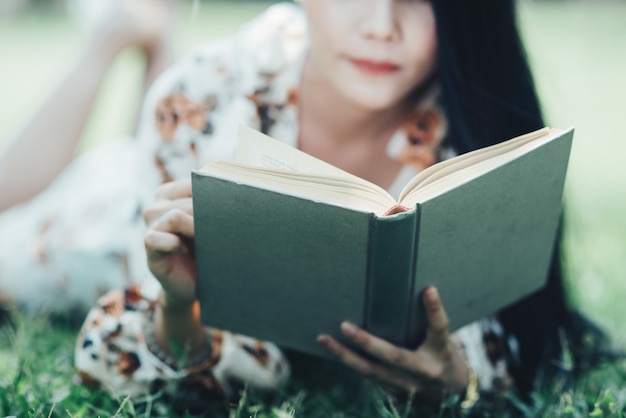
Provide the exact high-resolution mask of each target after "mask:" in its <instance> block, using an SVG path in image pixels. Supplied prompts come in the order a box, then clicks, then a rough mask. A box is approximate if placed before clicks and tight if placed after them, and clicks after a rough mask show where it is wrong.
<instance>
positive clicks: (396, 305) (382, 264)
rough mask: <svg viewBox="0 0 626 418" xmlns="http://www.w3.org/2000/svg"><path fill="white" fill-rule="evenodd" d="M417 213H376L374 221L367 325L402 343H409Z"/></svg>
mask: <svg viewBox="0 0 626 418" xmlns="http://www.w3.org/2000/svg"><path fill="white" fill-rule="evenodd" d="M417 215H418V214H417V212H416V211H415V210H410V211H408V212H403V213H398V214H396V215H392V216H384V217H377V216H375V215H372V218H371V223H370V241H369V258H368V288H367V299H366V306H367V309H366V312H365V327H366V329H367V330H368V331H369V332H370V333H372V334H373V335H376V336H377V337H380V338H383V339H385V340H387V341H389V342H390V343H392V344H396V345H401V346H407V344H408V343H409V341H408V326H409V320H410V317H411V316H412V315H411V312H410V310H411V309H412V308H413V303H412V300H411V299H412V294H413V282H414V259H415V242H416V239H415V235H416V233H417V231H416V226H417Z"/></svg>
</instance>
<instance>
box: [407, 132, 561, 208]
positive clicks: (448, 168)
mask: <svg viewBox="0 0 626 418" xmlns="http://www.w3.org/2000/svg"><path fill="white" fill-rule="evenodd" d="M552 131H553V130H551V129H550V128H543V129H539V130H537V131H534V132H530V133H527V134H525V135H521V136H518V137H516V138H513V139H510V140H508V141H504V142H500V143H498V144H495V145H492V146H490V147H486V148H481V149H477V150H475V151H471V152H468V153H465V154H461V155H458V156H456V157H454V158H451V159H449V160H446V161H442V162H440V163H437V164H435V165H433V166H430V167H428V168H426V169H425V170H424V171H422V172H421V173H419V174H418V175H416V176H415V177H413V179H412V180H410V181H409V182H408V183H407V184H406V186H404V188H403V189H402V192H400V197H399V198H398V200H399V201H400V202H401V201H402V200H404V198H405V197H406V196H407V195H408V194H409V193H412V192H413V190H415V189H417V188H422V187H425V186H427V185H428V184H430V183H433V182H435V181H437V180H439V179H441V178H443V177H445V176H448V175H450V174H452V173H454V172H458V171H459V170H462V169H464V168H466V167H469V166H471V165H474V164H477V163H479V162H481V161H484V160H486V159H490V158H493V157H494V156H497V155H500V154H503V153H506V152H509V151H511V150H512V149H515V148H518V147H520V146H521V145H523V144H526V143H528V142H532V141H535V140H537V139H538V138H541V137H544V136H545V135H548V134H550V133H551V132H552Z"/></svg>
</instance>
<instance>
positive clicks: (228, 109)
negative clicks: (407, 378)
mask: <svg viewBox="0 0 626 418" xmlns="http://www.w3.org/2000/svg"><path fill="white" fill-rule="evenodd" d="M306 52H307V30H306V20H305V18H304V15H303V13H302V11H301V10H300V9H299V8H298V7H297V6H294V5H290V4H281V5H277V6H273V7H272V8H270V9H269V10H268V11H266V12H265V13H264V14H262V15H261V16H259V17H258V18H256V19H254V20H253V21H251V22H250V23H248V24H247V25H245V26H244V27H243V28H242V29H241V30H240V31H239V32H238V34H237V35H236V36H234V37H232V38H228V39H224V40H221V41H213V42H210V43H208V44H206V45H203V46H200V47H199V48H197V49H196V50H195V51H194V52H193V53H191V54H190V55H189V56H187V57H186V58H185V59H183V60H181V61H180V62H179V63H178V64H177V65H175V66H174V67H172V68H171V69H169V70H168V71H166V72H165V73H164V74H162V75H161V77H160V78H159V79H158V80H157V81H156V83H155V84H154V85H153V87H152V88H151V90H150V92H149V93H148V96H147V97H146V100H145V103H144V106H143V111H142V115H141V124H140V129H139V131H138V134H137V137H136V138H126V139H121V140H118V141H117V142H113V143H111V144H109V145H107V146H106V147H104V148H100V149H96V150H93V151H91V152H89V153H87V154H84V155H82V156H81V157H79V158H78V159H77V160H76V161H75V162H74V163H73V164H72V165H70V167H68V169H66V170H65V172H64V173H63V174H62V175H61V176H60V177H59V178H58V179H57V180H55V182H54V183H53V184H52V185H51V187H49V188H48V189H47V190H46V191H45V192H44V193H42V194H41V195H39V196H37V197H36V198H35V199H33V200H32V201H31V202H28V203H26V204H24V205H22V206H19V207H17V208H13V209H11V210H8V211H6V212H4V213H2V214H0V236H1V237H2V239H1V241H0V296H1V297H2V298H6V299H10V300H13V301H14V302H16V303H18V304H21V305H25V306H27V307H29V308H32V309H52V310H56V309H60V308H67V307H78V308H81V309H85V310H86V309H87V308H88V307H92V306H94V305H95V307H93V308H91V310H90V311H89V314H88V315H87V319H86V320H85V322H84V325H83V327H82V329H81V331H80V335H79V337H78V340H77V343H76V367H77V369H78V373H79V375H80V376H81V377H82V380H83V381H84V382H85V383H86V384H88V385H90V386H98V385H99V386H104V387H106V388H107V389H109V390H111V391H113V392H115V393H119V394H140V393H145V392H147V391H153V390H156V389H162V388H165V389H169V390H172V391H173V390H175V388H179V389H180V387H181V385H182V386H183V387H185V388H186V389H185V390H194V391H197V392H198V393H201V394H205V395H208V394H213V395H219V396H223V395H229V394H232V393H233V392H234V391H235V390H236V388H237V387H238V385H240V384H241V383H242V382H246V383H247V384H249V385H251V386H254V387H257V388H261V389H272V388H276V387H277V386H278V385H280V384H281V383H283V382H284V381H285V380H286V379H287V378H288V376H289V365H288V363H287V361H286V360H285V357H284V356H283V354H282V353H281V351H280V349H279V348H278V347H277V346H275V345H274V344H272V343H269V342H261V341H258V340H255V339H252V338H249V337H245V336H240V335H236V334H233V333H230V332H227V331H220V330H215V329H210V328H207V335H208V338H209V340H210V342H211V343H210V345H211V351H210V354H207V358H206V359H205V360H203V361H201V362H200V363H199V364H197V365H193V366H190V367H187V368H185V367H182V368H179V367H176V365H172V364H168V363H167V362H165V361H164V360H163V359H162V358H160V357H159V356H158V355H156V354H155V353H154V352H153V350H151V349H150V344H149V343H148V341H147V340H148V337H149V335H148V334H149V332H148V331H147V329H148V324H149V323H150V321H149V319H150V317H151V315H152V314H153V311H154V306H155V302H154V301H155V299H156V296H157V294H158V290H159V287H158V283H157V282H156V280H155V279H154V278H153V277H152V276H151V274H150V272H149V271H148V269H147V266H146V262H145V250H144V248H143V233H144V231H145V225H144V223H143V219H142V217H141V213H142V211H143V209H144V208H146V207H147V205H149V204H150V202H151V201H152V199H153V193H154V190H155V189H156V187H157V186H158V185H159V184H160V183H164V182H168V181H172V180H176V179H183V178H186V177H188V176H189V175H190V174H189V173H190V169H192V168H199V167H200V166H202V165H203V164H205V163H207V162H210V161H215V160H223V159H232V158H234V152H235V141H233V138H235V137H236V130H237V127H238V126H239V125H240V124H243V125H247V126H251V127H253V128H256V129H258V130H261V131H262V132H264V133H267V134H269V135H271V136H272V137H274V138H277V139H279V140H281V141H283V142H285V143H287V144H289V145H291V146H297V138H298V114H297V109H298V108H297V104H298V94H297V92H298V89H297V86H298V82H299V80H300V74H301V69H302V64H303V60H304V58H305V55H306ZM435 93H436V92H433V94H431V95H429V96H427V97H425V98H424V100H423V101H422V102H421V103H419V104H418V105H417V106H416V108H415V110H414V112H413V113H412V115H411V116H410V117H409V118H408V120H407V121H406V123H405V124H403V125H402V127H401V128H400V129H399V130H398V131H397V132H396V134H395V135H394V136H393V137H392V138H391V139H390V140H389V142H388V145H387V154H388V156H389V157H390V158H393V159H396V160H397V161H400V162H402V163H403V167H404V168H403V170H402V171H401V173H400V174H399V175H398V177H397V179H396V181H395V182H394V184H393V185H392V186H391V187H390V190H389V191H390V193H391V194H392V195H396V196H397V195H398V194H399V192H400V190H401V188H402V186H403V185H404V184H405V183H406V182H407V181H408V179H410V178H411V177H413V176H414V175H415V174H416V173H417V172H419V171H420V170H422V169H424V168H426V167H428V166H430V165H432V164H434V163H436V162H437V161H440V160H442V159H445V158H449V157H450V156H453V155H454V150H453V149H452V148H451V147H450V146H449V145H448V144H447V142H446V132H447V121H446V118H445V115H444V114H443V113H442V111H441V109H440V108H439V106H438V104H437V95H436V94H435ZM77 191H80V192H77ZM33 289H37V291H36V292H33ZM114 289H126V290H114ZM2 298H0V300H2ZM455 338H457V339H459V340H460V342H461V343H462V346H463V347H464V350H465V353H466V356H467V358H468V361H469V363H470V364H471V366H472V367H473V369H474V370H475V371H476V373H477V375H478V380H479V385H480V388H481V390H485V391H489V390H493V389H501V388H502V385H508V384H510V377H509V375H508V372H507V365H508V364H510V362H511V361H514V360H515V353H516V352H517V349H516V348H517V347H516V343H515V339H514V338H512V337H510V336H507V335H505V333H504V332H503V330H502V327H501V326H500V324H499V323H498V322H497V320H495V319H493V318H491V319H485V320H483V321H479V322H476V323H473V324H471V325H469V326H467V327H465V328H463V329H461V330H459V331H458V332H456V333H455Z"/></svg>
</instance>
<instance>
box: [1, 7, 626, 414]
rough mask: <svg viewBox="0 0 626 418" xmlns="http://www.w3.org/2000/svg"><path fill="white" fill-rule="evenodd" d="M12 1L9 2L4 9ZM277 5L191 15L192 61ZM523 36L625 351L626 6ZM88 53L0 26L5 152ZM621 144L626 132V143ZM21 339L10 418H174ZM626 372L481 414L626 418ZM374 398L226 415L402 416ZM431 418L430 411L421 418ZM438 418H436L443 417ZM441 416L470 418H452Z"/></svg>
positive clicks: (131, 92)
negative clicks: (100, 385) (565, 135)
mask: <svg viewBox="0 0 626 418" xmlns="http://www.w3.org/2000/svg"><path fill="white" fill-rule="evenodd" d="M0 1H1V0H0ZM267 4H269V2H266V3H264V2H255V3H248V2H244V1H240V2H233V1H230V2H225V1H222V2H217V1H210V2H203V3H202V7H200V9H199V10H198V11H197V13H195V12H193V10H192V8H191V6H190V5H189V4H188V3H186V6H185V8H184V9H183V10H182V11H181V13H180V15H179V18H178V28H177V33H178V34H179V35H178V36H179V37H178V40H177V42H178V45H180V48H179V50H180V51H181V53H183V52H185V51H188V50H189V49H190V47H191V46H192V45H193V44H195V43H197V42H199V41H201V40H205V39H208V38H212V37H218V36H224V35H227V34H229V33H232V31H233V28H235V27H237V26H238V25H239V24H241V23H242V22H244V21H246V20H247V19H248V18H249V17H251V16H254V15H255V14H256V13H258V11H260V10H262V9H263V8H264V7H265V6H266V5H267ZM519 5H520V23H521V28H522V32H523V35H524V38H525V40H526V43H527V47H528V50H529V56H530V59H531V63H532V66H533V69H534V72H535V74H536V79H537V84H538V89H539V91H540V93H541V98H542V101H543V103H544V106H545V109H546V115H547V119H548V123H549V124H550V125H552V126H559V127H566V126H569V125H575V126H576V128H577V133H576V139H575V146H574V150H573V154H572V159H571V163H570V171H569V175H568V180H567V186H566V188H567V190H566V204H567V208H568V212H567V214H568V218H567V230H566V232H567V233H566V257H567V268H568V272H569V275H568V277H569V282H568V290H569V293H570V299H571V300H572V301H573V303H574V304H575V305H576V306H577V307H578V308H579V309H581V310H582V311H583V312H585V313H586V314H587V315H589V316H591V317H592V318H594V319H595V320H596V321H597V322H598V323H600V324H601V325H602V326H604V327H605V328H606V329H608V330H609V331H610V332H611V335H612V336H613V338H614V340H615V341H616V344H617V345H618V346H620V347H624V346H626V337H625V335H626V324H625V323H624V322H623V320H622V319H623V316H624V308H623V301H624V300H626V280H624V273H625V272H626V221H624V215H623V214H624V213H626V194H624V193H623V192H622V190H625V189H626V169H624V168H623V166H624V163H623V161H622V159H623V158H624V156H625V155H626V138H625V136H626V134H620V130H621V127H620V124H621V121H622V119H623V118H624V116H623V115H624V112H625V111H626V104H625V102H624V97H626V82H624V75H625V74H626V54H625V53H624V45H626V25H624V23H623V22H624V19H623V17H624V16H626V2H619V3H618V2H608V1H607V2H574V1H570V2H559V1H520V2H519ZM83 47H85V44H84V37H83V36H82V33H81V31H80V29H79V28H78V27H77V26H76V25H75V24H74V23H73V22H71V21H69V20H68V19H67V18H66V17H65V16H63V15H61V14H59V13H56V14H55V13H50V12H49V11H48V12H46V13H33V14H30V15H28V16H25V17H23V18H20V19H16V20H8V21H1V22H0V56H1V57H2V59H1V61H0V62H1V65H0V109H1V110H2V117H0V151H1V149H2V148H3V147H4V146H5V145H6V144H7V143H8V141H9V140H10V138H11V137H12V136H13V135H14V134H15V133H16V132H17V131H18V129H19V128H20V127H21V126H22V125H23V124H24V123H26V121H27V120H28V118H29V117H30V115H32V113H33V112H34V110H35V109H36V107H37V106H38V105H39V104H40V102H41V100H42V99H43V97H44V96H45V95H46V94H47V93H49V92H50V91H51V89H52V88H54V86H55V84H56V83H57V82H58V81H59V80H60V79H61V77H62V76H63V74H64V73H65V72H66V71H67V70H68V69H69V67H70V65H71V64H72V60H73V58H75V57H76V55H77V53H78V51H79V50H80V49H81V48H83ZM140 80H141V62H140V57H139V55H138V54H137V53H134V52H128V53H126V54H124V55H123V56H122V57H121V58H120V60H119V61H118V62H117V63H116V64H115V67H114V68H113V70H112V72H111V74H110V75H109V77H108V78H107V80H106V83H105V85H104V86H103V93H102V94H101V96H100V98H99V100H98V103H97V106H96V109H95V113H94V117H93V118H92V120H91V121H90V124H89V127H88V129H87V132H86V135H85V138H84V139H83V142H82V144H81V150H82V149H86V148H90V147H93V146H95V145H97V144H99V143H101V142H104V141H106V140H107V139H109V138H112V137H116V136H119V135H124V134H126V133H128V132H130V130H131V127H132V124H133V117H134V114H135V113H134V110H135V108H136V106H137V104H138V102H139V93H140V89H139V88H138V86H139V85H140ZM622 132H624V131H623V130H622ZM16 318H17V319H16V328H15V329H14V328H10V327H7V326H5V327H2V328H0V417H2V416H11V415H15V416H20V417H21V416H36V417H40V416H41V417H47V416H55V417H61V416H63V417H79V416H80V417H91V416H150V415H151V414H152V415H153V416H171V415H172V414H173V411H172V410H171V404H170V403H166V402H163V401H162V400H161V399H159V398H158V396H155V397H148V398H144V399H139V400H130V399H115V398H112V397H110V396H109V395H107V394H105V393H103V392H98V391H90V390H87V389H86V388H84V387H82V386H78V385H74V384H73V380H74V370H73V367H72V357H73V340H74V336H75V334H76V328H75V327H72V326H70V325H67V324H64V323H63V322H60V323H59V322H50V320H49V319H47V318H45V317H31V316H24V315H23V314H18V315H17V317H16ZM625 387H626V364H625V363H618V364H615V365H613V366H611V367H609V366H606V367H602V368H600V369H599V370H597V371H595V372H594V373H591V374H589V375H587V376H585V378H584V379H581V380H580V381H579V382H578V383H577V384H576V385H575V386H574V387H571V388H561V387H560V386H559V383H558V382H557V383H556V384H555V386H554V387H552V388H550V389H549V390H545V391H538V392H536V393H535V394H534V404H533V405H532V406H530V407H528V406H523V405H522V404H520V403H519V402H516V401H515V398H509V399H505V400H504V406H502V404H500V403H496V404H495V405H493V406H491V407H489V408H487V409H478V411H477V412H476V414H477V415H483V416H566V417H586V416H593V417H600V416H602V417H606V416H615V417H623V416H626V389H624V388H625ZM402 406H403V405H399V410H398V411H395V412H394V410H393V408H392V407H391V406H390V405H389V403H388V400H387V399H386V398H385V397H384V396H383V395H382V394H381V393H380V392H377V391H376V390H374V389H371V388H370V389H367V390H366V391H365V392H364V393H363V394H362V396H361V397H359V398H358V399H353V398H351V397H350V396H348V395H347V394H345V393H343V392H342V390H341V388H335V389H328V390H326V391H322V392H312V391H305V390H304V389H303V388H302V387H299V386H297V385H294V386H292V387H290V388H289V391H288V392H287V393H285V394H282V395H279V396H277V397H276V398H275V399H272V400H267V399H260V398H258V397H257V396H255V395H253V394H247V396H246V397H244V398H243V401H242V402H241V403H240V404H237V405H228V404H217V405H215V409H214V410H213V412H214V413H217V412H220V414H221V415H226V416H228V415H230V416H232V417H248V416H254V417H268V416H273V417H287V416H320V417H330V416H334V417H340V416H350V417H352V416H354V417H357V416H358V417H360V416H388V417H399V416H403V408H402ZM420 416H428V414H426V413H425V412H424V411H422V415H420ZM435 416H437V415H435ZM441 416H464V413H463V411H458V410H456V409H454V408H447V409H444V412H443V413H442V414H441Z"/></svg>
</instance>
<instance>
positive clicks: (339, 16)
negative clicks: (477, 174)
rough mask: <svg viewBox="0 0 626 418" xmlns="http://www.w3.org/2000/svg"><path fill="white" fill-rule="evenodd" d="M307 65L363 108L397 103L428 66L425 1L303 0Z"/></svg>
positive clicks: (431, 37)
mask: <svg viewBox="0 0 626 418" xmlns="http://www.w3.org/2000/svg"><path fill="white" fill-rule="evenodd" d="M302 4H303V7H304V9H305V11H306V14H307V16H308V21H309V35H310V41H311V49H310V54H309V57H308V59H309V61H308V62H307V65H308V67H307V68H308V70H309V71H314V72H315V74H316V75H317V76H320V77H322V78H323V79H324V80H325V81H328V82H330V83H331V86H332V87H333V88H335V89H336V90H337V91H338V92H339V93H340V94H341V95H343V96H344V97H345V98H346V99H348V100H350V101H351V102H354V103H355V104H357V105H359V106H361V107H364V108H366V109H369V110H374V111H376V110H383V109H387V108H390V107H393V106H395V105H397V104H399V103H400V102H401V101H402V100H403V99H404V98H406V96H407V94H409V93H410V92H411V91H412V90H413V89H414V87H416V86H417V85H419V84H420V83H422V82H423V81H424V80H425V79H426V78H427V77H428V76H429V75H430V74H431V73H432V72H433V70H434V66H435V52H436V46H437V42H436V37H435V19H434V16H433V11H432V8H431V5H430V3H429V2H428V1H425V0H303V1H302Z"/></svg>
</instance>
